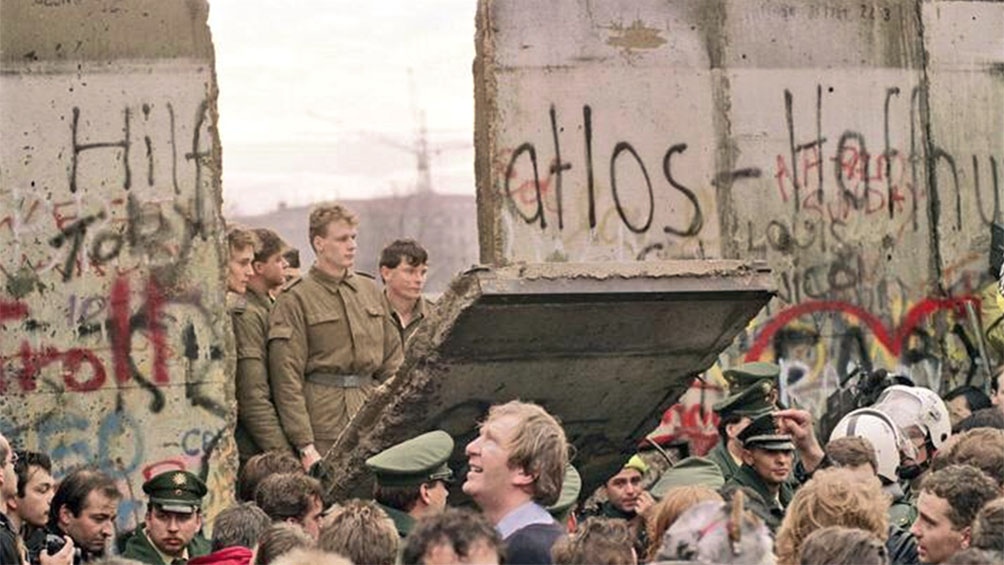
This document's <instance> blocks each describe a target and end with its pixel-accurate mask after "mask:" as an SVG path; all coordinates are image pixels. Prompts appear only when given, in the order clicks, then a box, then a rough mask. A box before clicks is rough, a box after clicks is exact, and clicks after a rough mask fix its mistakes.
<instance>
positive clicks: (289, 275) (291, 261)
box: [282, 247, 300, 282]
mask: <svg viewBox="0 0 1004 565" xmlns="http://www.w3.org/2000/svg"><path fill="white" fill-rule="evenodd" d="M282 258H283V259H285V260H286V268H285V269H283V270H282V273H283V277H285V279H286V282H289V281H291V280H293V279H295V278H296V277H298V276H300V250H299V249H297V248H295V247H291V248H289V249H287V250H286V252H285V253H283V254H282Z"/></svg>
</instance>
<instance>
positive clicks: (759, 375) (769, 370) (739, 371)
mask: <svg viewBox="0 0 1004 565" xmlns="http://www.w3.org/2000/svg"><path fill="white" fill-rule="evenodd" d="M780 374H781V367H779V366H777V365H776V364H774V363H765V362H763V361H755V362H753V363H743V364H742V365H738V366H735V367H731V368H728V369H725V370H724V371H722V376H723V377H725V381H726V382H728V383H729V391H732V392H734V391H737V390H741V389H745V388H747V387H749V386H750V385H753V384H756V383H758V382H760V381H770V382H772V383H773V382H774V381H775V380H776V379H777V376H778V375H780Z"/></svg>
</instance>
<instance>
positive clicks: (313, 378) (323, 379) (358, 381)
mask: <svg viewBox="0 0 1004 565" xmlns="http://www.w3.org/2000/svg"><path fill="white" fill-rule="evenodd" d="M306 380H307V382H308V383H313V384H315V385H320V386H330V387H336V388H361V387H363V386H364V385H368V384H373V383H374V381H373V377H372V376H370V375H336V374H334V373H320V372H316V373H310V374H309V375H307V377H306Z"/></svg>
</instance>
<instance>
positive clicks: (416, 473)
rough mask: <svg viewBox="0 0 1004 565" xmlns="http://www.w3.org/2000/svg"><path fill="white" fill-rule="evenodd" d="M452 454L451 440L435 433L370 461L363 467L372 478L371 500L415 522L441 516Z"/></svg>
mask: <svg viewBox="0 0 1004 565" xmlns="http://www.w3.org/2000/svg"><path fill="white" fill-rule="evenodd" d="M452 453H453V438H452V437H450V434H448V433H446V432H444V431H442V430H435V431H432V432H428V433H424V434H422V435H420V436H417V437H414V438H412V439H409V440H407V441H404V442H402V443H399V444H397V445H394V446H392V447H389V448H387V449H385V450H383V451H381V452H380V453H378V454H376V455H374V456H373V457H370V458H369V459H367V460H366V466H367V467H369V469H370V471H372V472H373V474H374V475H376V484H375V487H374V491H373V498H375V499H376V500H377V502H379V503H380V504H384V505H386V506H389V507H391V508H395V509H397V510H400V511H402V512H408V513H409V514H411V515H412V516H413V517H416V518H418V517H420V516H424V515H426V514H432V513H436V512H442V511H443V509H445V508H446V498H447V496H449V490H448V487H447V485H446V483H447V482H452V481H453V472H452V471H451V470H450V467H449V466H448V465H447V460H449V458H450V454H452Z"/></svg>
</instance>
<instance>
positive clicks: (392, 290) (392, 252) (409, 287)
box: [380, 239, 429, 300]
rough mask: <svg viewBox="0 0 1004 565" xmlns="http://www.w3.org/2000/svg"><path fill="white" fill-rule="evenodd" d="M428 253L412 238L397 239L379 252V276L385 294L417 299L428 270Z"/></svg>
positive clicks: (403, 298)
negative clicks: (385, 291) (385, 290)
mask: <svg viewBox="0 0 1004 565" xmlns="http://www.w3.org/2000/svg"><path fill="white" fill-rule="evenodd" d="M428 263H429V254H428V253H427V252H426V251H425V248H423V247H422V246H421V245H419V244H418V242H416V241H415V240H413V239H398V240H395V241H394V242H393V243H391V244H390V245H388V246H387V247H384V248H383V251H381V252H380V278H381V279H382V280H383V282H384V286H385V288H386V289H387V294H389V295H391V296H394V297H397V298H400V299H402V300H418V299H419V298H420V297H421V296H422V289H423V288H424V287H425V277H426V275H427V274H428V272H429V265H428Z"/></svg>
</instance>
